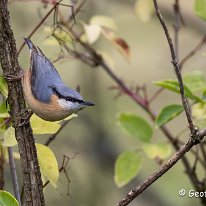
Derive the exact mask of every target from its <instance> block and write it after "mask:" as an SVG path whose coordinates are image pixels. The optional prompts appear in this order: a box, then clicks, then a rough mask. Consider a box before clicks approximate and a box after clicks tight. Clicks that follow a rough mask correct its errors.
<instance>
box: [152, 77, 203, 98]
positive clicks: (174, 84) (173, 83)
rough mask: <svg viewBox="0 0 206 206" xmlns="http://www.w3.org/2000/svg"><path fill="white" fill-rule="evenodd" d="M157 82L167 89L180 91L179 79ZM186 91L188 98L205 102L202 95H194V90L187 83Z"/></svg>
mask: <svg viewBox="0 0 206 206" xmlns="http://www.w3.org/2000/svg"><path fill="white" fill-rule="evenodd" d="M155 84H156V85H158V86H160V87H163V88H165V89H168V90H170V91H173V92H176V93H180V88H179V83H178V81H177V80H171V79H168V80H163V81H157V82H155ZM184 91H185V96H186V97H187V98H189V99H192V100H194V101H198V102H204V101H203V100H202V99H201V98H200V97H198V96H196V95H194V94H193V93H192V91H191V90H190V89H189V88H188V87H187V86H186V85H184Z"/></svg>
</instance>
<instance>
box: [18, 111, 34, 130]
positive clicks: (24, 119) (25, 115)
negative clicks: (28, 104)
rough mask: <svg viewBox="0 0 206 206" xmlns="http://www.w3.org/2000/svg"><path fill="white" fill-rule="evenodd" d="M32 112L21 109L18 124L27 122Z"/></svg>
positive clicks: (20, 125) (21, 124)
mask: <svg viewBox="0 0 206 206" xmlns="http://www.w3.org/2000/svg"><path fill="white" fill-rule="evenodd" d="M32 114H33V112H32V111H31V110H29V109H25V110H24V111H22V112H21V115H20V119H19V123H18V126H19V127H22V126H23V125H26V124H28V123H29V120H30V117H31V116H32Z"/></svg>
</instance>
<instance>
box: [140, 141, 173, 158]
mask: <svg viewBox="0 0 206 206" xmlns="http://www.w3.org/2000/svg"><path fill="white" fill-rule="evenodd" d="M143 150H144V151H145V153H146V154H147V156H148V157H149V158H151V159H154V158H157V157H158V158H161V159H166V158H167V157H168V156H169V155H170V154H171V146H170V145H169V144H167V143H156V144H145V145H144V146H143Z"/></svg>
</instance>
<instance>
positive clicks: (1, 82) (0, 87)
mask: <svg viewBox="0 0 206 206" xmlns="http://www.w3.org/2000/svg"><path fill="white" fill-rule="evenodd" d="M0 92H1V93H2V94H3V96H4V97H6V98H7V97H8V86H7V83H6V80H5V79H4V78H3V77H2V76H0Z"/></svg>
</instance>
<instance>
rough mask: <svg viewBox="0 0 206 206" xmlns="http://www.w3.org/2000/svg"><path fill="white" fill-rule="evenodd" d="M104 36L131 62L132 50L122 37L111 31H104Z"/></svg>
mask: <svg viewBox="0 0 206 206" xmlns="http://www.w3.org/2000/svg"><path fill="white" fill-rule="evenodd" d="M102 34H103V35H104V36H105V37H106V38H107V39H108V40H109V41H111V42H112V44H113V45H114V46H115V48H116V49H117V50H118V51H119V52H120V53H121V54H122V55H123V57H124V58H125V59H126V60H127V61H130V58H131V57H130V56H131V55H130V48H129V45H128V44H127V42H126V41H125V40H124V39H122V38H121V37H118V36H116V34H115V33H114V32H113V31H111V30H109V29H102Z"/></svg>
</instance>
